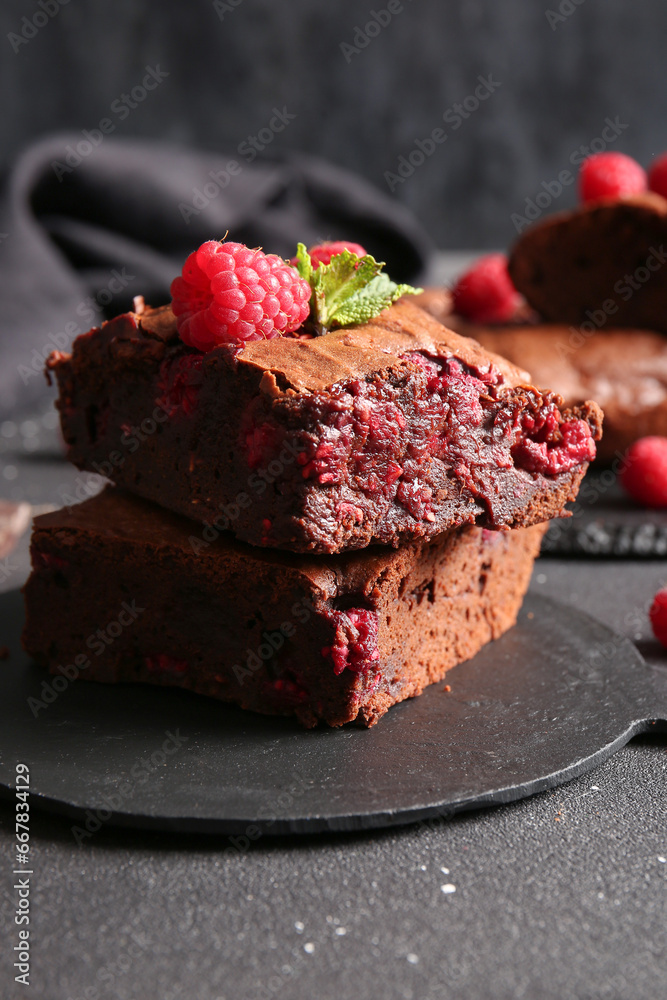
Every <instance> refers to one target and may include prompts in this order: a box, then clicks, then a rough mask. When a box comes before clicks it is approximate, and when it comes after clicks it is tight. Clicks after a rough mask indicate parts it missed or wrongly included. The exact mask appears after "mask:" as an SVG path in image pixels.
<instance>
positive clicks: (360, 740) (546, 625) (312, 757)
mask: <svg viewBox="0 0 667 1000" xmlns="http://www.w3.org/2000/svg"><path fill="white" fill-rule="evenodd" d="M22 618H23V611H22V603H21V597H20V594H18V592H12V593H8V594H4V595H1V596H0V636H1V639H2V642H3V643H8V645H9V646H10V650H11V656H10V659H9V660H8V661H7V662H6V663H3V664H2V665H1V666H0V792H2V793H4V794H5V795H7V794H12V791H13V787H14V777H15V773H16V764H17V763H19V762H20V763H24V764H28V765H29V768H30V788H31V801H32V804H33V805H34V806H42V807H47V808H51V809H55V810H58V811H60V812H63V813H66V814H67V815H69V816H71V818H72V825H73V831H74V836H75V837H79V838H85V836H86V835H87V833H91V832H94V831H95V830H97V829H98V828H99V827H100V826H101V825H103V824H106V823H116V824H123V825H127V826H138V827H152V828H158V829H171V830H184V831H203V832H210V833H228V834H234V835H236V836H241V837H243V838H247V840H252V839H255V838H257V837H258V836H260V834H262V833H272V834H278V833H294V832H297V833H298V832H304V833H306V832H308V833H310V832H316V831H322V830H360V829H367V828H370V827H383V826H390V825H392V824H398V823H407V822H410V821H414V820H419V819H425V818H427V817H434V816H445V817H446V816H451V815H453V814H454V813H455V812H458V811H460V810H463V809H472V808H476V807H479V806H486V805H491V804H493V803H500V802H510V801H512V800H513V799H519V798H522V797H523V796H526V795H531V794H533V793H534V792H538V791H541V790H543V789H546V788H552V787H554V786H556V785H558V784H561V783H562V782H564V781H567V780H568V779H570V778H573V777H576V776H577V775H579V774H582V773H584V772H585V771H588V770H590V769H591V768H593V767H595V765H596V764H598V763H600V762H601V761H603V760H604V759H605V758H606V757H608V756H609V755H610V754H611V753H613V752H614V750H616V749H618V748H619V747H621V746H623V744H625V743H627V741H628V740H629V739H630V738H631V737H632V736H634V735H636V734H637V733H640V732H643V731H646V730H650V731H652V732H656V731H657V729H658V728H660V727H662V728H667V721H666V720H667V672H664V671H660V670H657V669H655V668H651V667H649V666H647V665H646V663H645V662H644V660H643V659H642V657H641V656H640V654H639V652H638V651H637V650H636V648H635V647H634V646H633V645H632V643H631V642H630V641H629V640H627V639H624V638H622V637H620V636H618V635H616V634H615V633H613V632H611V631H610V630H609V629H608V628H606V627H605V626H603V625H601V624H599V623H598V622H596V621H594V620H593V619H591V618H589V617H587V616H586V615H583V614H580V613H579V612H577V611H575V610H573V609H572V608H568V607H565V606H564V605H560V604H556V603H555V602H552V601H548V600H545V599H543V598H538V597H533V596H529V597H528V598H527V599H526V601H525V603H524V607H523V610H522V612H521V614H520V617H519V622H518V624H517V625H516V626H515V628H513V629H512V630H511V631H510V632H508V633H507V634H506V635H504V636H503V637H502V638H501V639H499V640H497V641H496V642H493V643H490V644H489V645H488V646H487V647H486V648H485V649H483V650H482V651H481V652H480V653H479V654H478V655H477V656H475V657H474V659H472V660H470V661H468V662H467V663H464V664H461V665H460V666H458V667H456V668H455V669H454V670H452V671H450V673H449V674H448V675H447V684H448V685H449V687H450V688H451V691H449V692H445V691H444V690H443V689H444V686H445V685H444V683H439V684H434V685H432V686H431V687H430V688H428V689H427V690H426V691H425V692H424V694H423V695H421V697H419V698H415V699H413V700H411V701H407V702H404V703H402V704H401V705H397V706H396V707H394V708H393V709H391V710H390V711H389V713H388V714H387V715H386V716H385V717H384V718H383V719H381V720H380V722H379V723H378V724H377V725H376V726H375V727H373V728H372V729H359V728H355V727H351V726H348V727H345V728H343V729H338V730H330V729H324V728H320V729H315V730H309V731H304V730H301V729H299V728H298V727H297V725H296V724H295V723H294V722H293V721H292V720H290V719H281V718H271V717H265V716H259V715H254V714H252V713H249V712H243V711H241V710H239V709H236V708H232V707H227V706H225V705H223V704H220V703H218V702H215V701H213V700H211V699H207V698H203V697H199V696H197V695H191V694H189V693H185V692H181V691H177V690H171V691H170V690H167V689H163V688H154V687H149V686H142V685H116V686H113V685H102V684H93V683H84V682H75V683H72V684H69V685H68V687H67V688H66V689H65V690H63V691H62V692H60V693H59V694H58V695H57V697H56V698H55V700H53V701H52V702H51V703H50V704H49V705H48V706H47V707H45V708H42V709H39V710H38V711H37V714H36V715H35V713H34V712H33V711H32V710H31V707H30V702H29V699H30V698H31V697H33V698H36V699H40V700H41V699H42V685H43V682H44V681H45V680H52V678H49V677H48V675H47V674H46V672H45V671H44V670H42V669H40V668H38V667H35V666H34V665H31V664H30V662H29V661H28V659H27V657H26V656H25V654H24V653H22V652H21V649H20V643H19V635H20V631H21V626H22ZM77 831H78V833H77ZM244 843H245V841H244Z"/></svg>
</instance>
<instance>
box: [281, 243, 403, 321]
mask: <svg viewBox="0 0 667 1000" xmlns="http://www.w3.org/2000/svg"><path fill="white" fill-rule="evenodd" d="M297 258H298V268H299V273H300V274H301V276H302V277H304V278H306V280H307V281H309V282H310V286H311V288H312V289H313V294H312V298H311V318H312V320H313V324H314V326H315V329H316V330H317V331H318V332H319V333H325V332H326V331H327V330H329V329H331V328H332V327H341V326H350V325H352V324H355V323H365V322H367V321H368V320H369V319H372V318H373V317H374V316H377V315H378V313H381V312H382V310H383V309H386V308H387V306H390V305H391V304H392V302H395V301H396V299H400V298H401V296H402V295H410V294H413V295H416V294H418V293H419V292H421V291H422V289H421V288H412V286H411V285H397V284H396V283H395V282H393V281H392V280H391V278H389V276H388V275H386V274H382V273H381V271H382V268H383V267H384V263H383V262H382V261H376V260H375V258H374V257H372V256H371V255H370V254H366V256H365V257H357V255H356V254H353V253H350V251H349V250H344V251H343V252H342V253H340V254H337V255H336V256H335V257H332V258H331V262H330V263H329V264H320V266H319V267H318V268H317V269H316V270H313V268H312V264H311V262H310V257H309V256H308V253H307V251H306V248H305V247H304V246H303V244H299V251H298V252H297ZM306 258H307V260H306ZM308 268H310V274H309V276H308V277H306V275H307V274H308Z"/></svg>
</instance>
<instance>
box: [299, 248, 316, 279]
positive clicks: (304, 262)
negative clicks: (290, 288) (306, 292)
mask: <svg viewBox="0 0 667 1000" xmlns="http://www.w3.org/2000/svg"><path fill="white" fill-rule="evenodd" d="M296 269H297V271H298V272H299V275H300V276H301V277H302V278H305V280H306V281H308V282H310V283H311V284H312V280H311V279H312V276H313V265H312V263H311V260H310V254H309V253H308V250H307V249H306V246H305V244H304V243H297V245H296Z"/></svg>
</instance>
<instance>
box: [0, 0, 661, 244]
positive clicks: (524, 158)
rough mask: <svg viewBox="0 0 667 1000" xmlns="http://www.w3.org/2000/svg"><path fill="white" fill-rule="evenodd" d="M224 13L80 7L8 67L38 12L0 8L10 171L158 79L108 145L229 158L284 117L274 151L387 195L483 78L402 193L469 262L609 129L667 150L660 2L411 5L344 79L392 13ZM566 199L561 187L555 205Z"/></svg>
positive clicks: (424, 1) (155, 5)
mask: <svg viewBox="0 0 667 1000" xmlns="http://www.w3.org/2000/svg"><path fill="white" fill-rule="evenodd" d="M45 2H47V3H54V2H57V0H45ZM232 2H233V3H234V4H236V5H237V6H236V7H235V8H231V5H230V10H229V11H228V12H226V13H225V12H224V11H223V12H222V13H223V17H222V20H221V18H220V16H219V14H218V13H217V12H216V9H215V8H214V4H213V2H212V0H188V2H187V3H186V2H183V0H117V2H115V3H113V4H111V3H109V4H101V3H83V2H79V0H69V2H68V3H67V4H66V6H64V7H63V8H62V9H61V10H60V12H59V13H58V14H57V16H55V17H54V18H53V19H52V20H50V21H49V23H48V24H46V25H45V26H44V27H43V28H40V29H39V31H38V32H37V34H36V35H35V37H34V38H32V39H31V40H30V41H29V43H28V44H25V45H21V46H20V48H19V51H18V52H16V53H15V52H14V51H13V49H12V46H11V44H10V42H9V40H8V38H7V35H8V33H9V32H18V31H20V29H21V20H22V18H23V17H24V16H26V15H32V14H33V13H34V11H36V10H39V8H38V6H37V5H36V2H35V0H28V2H26V0H4V2H3V4H2V7H1V8H0V27H1V31H0V51H2V60H1V63H0V81H1V93H2V95H3V113H2V116H1V118H0V149H1V150H2V156H3V159H4V162H5V164H6V163H8V162H9V161H11V159H12V158H13V157H14V156H15V154H16V153H17V151H19V149H21V148H22V147H23V146H24V145H25V144H26V143H28V142H29V141H30V140H32V139H34V138H35V137H37V136H39V135H42V134H44V133H46V132H49V131H53V130H60V129H72V130H74V131H80V130H82V129H84V128H86V129H91V128H94V127H95V126H96V124H97V123H98V122H99V120H100V119H101V118H103V117H104V116H105V115H108V113H109V107H110V105H111V102H112V101H113V100H114V99H116V98H117V97H119V95H121V94H122V93H123V92H127V91H129V90H131V89H132V87H133V86H135V85H137V84H139V83H140V82H141V79H142V76H143V75H144V73H145V67H146V66H147V65H150V66H155V65H156V64H159V65H160V67H161V68H162V69H163V70H165V71H167V72H168V73H169V74H170V76H169V78H168V79H167V80H166V81H165V82H164V83H163V84H162V85H161V86H160V87H159V88H158V89H157V90H156V91H155V92H153V93H152V94H150V95H149V97H148V98H147V99H146V101H145V102H143V103H142V104H140V105H139V106H138V107H137V108H136V109H134V110H132V112H131V113H130V114H129V115H128V117H127V118H126V119H125V121H123V122H119V123H118V128H117V130H116V135H119V136H121V135H122V136H126V137H129V136H138V135H143V136H154V137H159V138H163V139H169V140H172V141H176V142H179V143H184V144H190V145H198V146H201V147H203V148H209V149H213V150H223V151H225V150H229V151H230V152H232V153H233V152H234V151H235V150H236V148H237V146H238V144H239V143H240V142H242V141H243V140H244V139H245V138H246V137H247V136H248V135H249V134H254V133H256V132H257V131H258V130H259V129H261V128H263V127H264V126H266V125H267V123H268V121H269V120H270V118H271V113H272V109H273V107H274V106H278V107H281V108H282V107H283V106H287V108H288V110H289V112H290V113H293V114H296V116H297V117H296V119H295V120H294V121H292V122H291V123H290V125H289V127H288V128H287V129H285V131H284V132H282V133H280V134H279V135H278V136H277V137H276V139H275V140H274V148H277V147H278V145H280V146H281V147H282V148H290V149H294V150H306V151H309V152H312V153H317V154H319V155H322V156H324V157H326V158H329V159H330V160H332V161H333V162H335V163H338V164H341V165H343V166H345V167H348V168H352V169H354V170H356V171H358V172H359V173H361V174H363V175H364V176H365V177H367V178H368V179H369V180H371V181H373V182H374V183H376V184H377V185H378V187H379V188H380V189H383V190H385V191H386V192H388V190H389V188H388V186H387V183H386V181H385V179H384V173H385V171H387V170H395V169H396V167H397V163H398V157H399V156H400V155H401V154H403V155H407V154H409V152H410V151H411V150H412V149H413V148H414V143H415V140H416V139H423V138H425V137H426V136H427V135H428V134H429V133H430V132H431V131H432V130H433V129H434V128H437V127H439V126H441V125H442V115H443V112H444V111H445V110H446V109H447V108H449V107H451V106H452V105H453V104H454V103H455V102H461V101H463V100H464V98H465V97H466V96H468V95H469V94H471V93H472V92H473V90H474V88H475V86H476V84H477V77H478V76H479V75H482V76H485V77H486V76H488V74H492V76H493V78H494V80H497V81H500V87H499V88H498V89H497V90H496V91H495V93H494V94H493V95H492V96H491V97H490V98H489V99H488V100H487V101H485V102H484V103H483V104H482V105H481V106H480V108H479V109H478V110H477V111H476V112H474V113H473V114H472V115H471V116H470V118H469V119H468V120H467V121H465V122H464V123H463V125H462V126H461V128H460V129H458V130H457V131H456V132H450V134H449V137H448V140H447V142H445V143H444V144H443V145H441V146H439V147H438V148H437V150H436V152H435V153H434V154H433V155H432V156H431V157H429V158H428V159H427V161H426V162H425V163H424V165H423V166H421V167H420V168H419V169H418V170H417V171H416V172H415V174H414V175H413V176H412V177H410V178H409V179H407V180H406V181H405V183H403V184H401V185H399V186H398V187H397V188H396V197H398V198H400V199H401V200H402V201H404V202H405V203H406V204H408V205H409V206H410V207H411V208H412V209H413V210H414V211H415V213H416V214H417V216H418V217H419V218H420V220H421V221H422V222H423V224H424V225H425V226H426V228H427V229H428V230H429V231H430V233H431V235H432V236H433V238H434V240H435V241H436V243H437V244H438V245H440V246H441V247H443V248H467V247H475V248H478V247H483V246H504V245H506V244H507V243H508V242H509V241H510V240H511V239H512V238H513V236H514V235H515V229H514V226H513V225H512V222H511V220H510V216H511V213H512V212H521V211H522V209H523V208H524V205H525V199H526V198H528V197H531V196H534V195H535V194H536V193H537V192H538V191H539V190H541V183H542V182H543V181H547V182H548V181H550V180H552V179H553V178H554V177H556V176H557V174H558V172H559V171H561V170H563V169H569V167H570V164H569V158H570V155H571V154H572V152H573V151H574V150H576V149H577V148H578V147H579V146H581V144H584V145H586V144H588V143H590V142H591V141H592V140H593V139H594V138H595V137H597V136H599V135H600V133H601V130H602V128H603V127H604V122H605V119H606V118H607V117H610V118H612V119H614V118H616V117H617V116H618V118H619V119H620V120H621V122H622V123H623V124H625V125H627V128H625V129H624V130H623V132H622V134H621V135H620V137H619V138H618V139H617V140H616V141H615V142H614V144H613V146H612V147H611V148H614V149H619V150H623V151H625V152H628V153H631V154H632V155H634V156H637V157H638V158H639V159H640V160H641V161H642V162H644V163H646V162H648V160H649V159H650V158H651V157H652V156H653V155H654V154H656V153H657V152H660V151H661V150H663V149H664V148H665V147H666V146H667V91H666V88H665V85H664V45H665V38H666V35H667V5H665V3H664V2H663V0H642V2H641V4H636V3H630V2H629V0H579V3H578V5H577V4H576V3H575V0H540V2H535V0H502V3H501V2H499V0H405V2H404V4H403V7H404V9H403V11H402V13H399V14H396V15H395V16H394V17H393V18H392V20H391V22H390V23H389V25H388V26H387V27H386V28H384V29H383V30H382V31H381V32H380V33H379V35H378V36H377V37H375V38H373V39H371V41H370V43H369V44H368V45H367V46H366V47H365V48H364V49H363V50H362V51H360V52H359V53H358V54H352V55H351V56H350V57H349V59H350V61H349V62H347V61H346V59H345V57H344V55H343V53H342V52H341V49H340V45H341V43H343V42H347V43H351V42H353V40H354V35H355V27H356V26H363V25H364V24H365V23H366V22H367V21H368V20H369V17H370V12H371V11H372V10H383V9H385V8H386V4H387V0H376V2H375V3H371V2H370V0H369V2H368V3H365V2H364V3H359V2H352V0H338V2H336V3H332V2H331V0H290V2H289V3H276V2H274V0H232ZM559 7H563V9H564V10H565V11H567V10H568V9H571V10H573V13H572V14H571V15H570V16H567V17H566V19H565V20H564V21H562V22H559V23H557V24H556V25H555V27H554V28H552V27H551V26H550V24H549V20H548V19H547V16H546V11H548V10H549V9H550V10H552V11H555V12H558V10H559ZM268 152H270V149H269V150H268ZM262 155H264V154H262ZM573 198H574V191H573V188H572V187H568V188H567V189H566V190H565V192H564V194H563V195H562V197H560V198H559V199H557V200H556V201H555V202H554V204H553V206H552V208H555V207H558V208H560V207H565V206H566V205H567V204H568V203H570V202H571V201H572V200H573Z"/></svg>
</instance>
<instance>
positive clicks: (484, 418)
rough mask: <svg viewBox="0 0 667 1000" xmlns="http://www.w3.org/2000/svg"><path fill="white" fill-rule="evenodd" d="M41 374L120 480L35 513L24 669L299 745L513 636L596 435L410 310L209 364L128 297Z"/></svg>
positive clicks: (545, 395)
mask: <svg viewBox="0 0 667 1000" xmlns="http://www.w3.org/2000/svg"><path fill="white" fill-rule="evenodd" d="M48 368H49V371H50V373H52V374H53V375H54V376H55V378H56V379H57V382H58V385H59V389H60V398H59V401H58V408H59V410H60V414H61V421H62V429H63V434H64V437H65V440H66V443H67V446H68V449H69V457H70V459H71V460H72V461H73V462H74V463H75V465H76V466H77V467H78V468H80V469H87V470H90V471H93V472H99V473H102V474H103V475H105V476H107V477H108V478H109V479H110V480H111V481H112V482H113V484H115V485H111V486H108V487H107V488H106V489H105V490H104V491H103V493H101V494H100V495H98V496H97V497H94V498H93V499H91V500H89V501H87V502H85V503H83V504H81V505H79V506H77V507H74V508H71V509H69V510H62V511H59V512H57V513H52V514H47V515H44V516H42V517H40V518H37V519H36V521H35V529H34V535H33V542H32V556H33V573H32V576H31V577H30V580H29V581H28V584H27V585H26V591H25V593H26V602H27V609H28V618H27V625H26V630H25V637H24V639H25V645H26V648H27V650H28V651H29V652H30V653H31V654H32V655H33V656H34V657H35V659H36V660H37V661H38V662H40V663H43V664H44V665H46V666H48V667H49V669H50V670H51V671H52V672H54V673H67V671H68V670H70V669H72V668H74V669H75V670H76V675H77V676H79V677H80V678H81V679H90V680H97V681H104V682H117V681H121V682H128V681H140V682H147V683H153V684H158V685H175V686H179V687H182V688H185V689H188V690H191V691H195V692H198V693H201V694H205V695H209V696H212V697H216V698H219V699H221V700H222V701H226V702H231V703H235V704H237V705H240V706H242V707H244V708H248V709H252V710H254V711H258V712H264V713H271V714H286V715H294V716H296V717H297V719H298V720H299V721H300V722H301V723H302V724H304V725H306V726H314V725H316V724H317V723H318V722H322V721H323V722H325V723H327V724H329V725H331V726H338V725H342V724H343V723H347V722H351V721H354V720H356V721H357V722H358V723H361V724H364V725H372V724H373V723H375V722H376V721H377V720H378V719H379V718H380V717H381V716H382V715H383V714H384V713H385V712H386V711H387V709H388V708H389V707H390V706H391V705H393V704H395V703H396V702H399V701H402V700H403V699H405V698H409V697H412V696H414V695H416V694H419V693H420V692H421V691H422V689H423V688H424V687H425V686H426V685H427V684H430V683H433V682H434V681H437V680H440V679H441V678H442V677H443V676H444V674H445V672H446V671H447V670H448V669H449V668H450V667H452V666H454V665H455V664H456V663H459V662H460V661H462V660H465V659H467V658H468V657H470V656H472V655H473V654H474V653H475V652H476V651H477V650H479V649H480V647H481V646H482V645H483V644H484V643H486V642H488V641H489V640H491V639H493V638H496V637H497V636H499V635H500V634H501V633H502V632H503V631H505V630H506V629H507V628H509V627H510V626H511V625H512V624H513V623H514V622H515V620H516V616H517V613H518V610H519V607H520V604H521V601H522V599H523V595H524V593H525V590H526V587H527V585H528V581H529V578H530V573H531V569H532V565H533V561H534V559H535V557H536V556H537V553H538V550H539V545H540V540H541V536H542V533H543V530H544V524H545V522H546V521H548V520H549V519H550V518H552V517H556V516H559V515H562V513H563V508H564V505H565V503H566V502H567V501H569V500H572V499H574V497H575V496H576V492H577V489H578V486H579V483H580V481H581V479H582V477H583V475H584V473H585V471H586V468H587V465H588V463H589V461H590V460H591V459H592V458H593V456H594V454H595V443H594V442H595V441H596V440H597V439H598V438H599V436H600V424H601V413H600V410H599V408H598V407H597V406H596V405H595V404H594V403H583V404H581V405H579V406H577V407H574V408H572V409H564V408H563V405H562V400H561V399H560V398H559V397H558V396H557V395H555V394H554V393H551V392H548V391H543V390H540V389H537V388H535V387H534V386H531V385H530V384H529V383H528V378H527V376H526V374H525V372H523V371H521V370H520V369H518V368H516V367H514V366H513V365H511V364H509V363H507V362H506V361H504V360H503V359H501V358H500V357H496V356H494V355H492V354H490V353H489V352H487V351H485V350H484V349H482V348H481V347H480V346H479V345H477V344H476V343H475V342H474V341H472V340H470V339H466V338H463V337H460V336H458V335H457V334H456V333H453V332H452V331H451V330H448V329H447V328H446V327H444V326H443V325H442V324H441V323H439V322H438V321H437V320H435V319H434V318H432V317H431V316H429V315H428V314H427V313H426V312H425V311H423V310H422V309H419V308H418V307H416V306H415V305H414V304H413V303H411V302H410V301H409V300H402V301H400V302H398V303H396V304H395V305H392V306H390V307H389V308H386V309H384V310H383V311H381V312H380V313H379V314H378V315H377V316H375V317H374V318H372V319H370V320H369V321H368V322H364V323H358V324H356V325H349V326H347V327H345V328H342V329H332V330H329V331H328V332H323V333H322V335H319V336H314V335H313V334H312V332H311V331H310V330H308V329H307V328H304V329H302V330H299V331H297V333H296V335H294V336H275V337H273V338H272V339H255V340H251V341H249V342H247V343H245V344H242V345H239V344H225V343H223V344H220V345H219V346H216V347H214V348H212V349H210V350H206V351H201V350H197V349H195V348H193V347H192V346H188V345H187V344H186V343H184V340H183V338H182V336H180V335H179V326H178V323H177V319H176V318H175V316H174V314H173V312H172V310H171V308H170V307H168V306H165V307H162V308H159V309H148V308H144V307H143V303H139V304H138V305H137V306H136V311H135V312H131V313H127V314H125V315H123V316H119V317H117V318H116V319H114V320H112V321H110V322H108V323H105V324H104V325H103V326H102V327H101V328H100V329H94V330H91V331H90V332H89V333H87V334H85V335H84V336H82V337H79V338H78V339H77V340H76V341H75V343H74V345H73V349H72V353H71V354H63V353H56V354H54V355H52V356H51V358H50V360H49V362H48ZM128 608H129V609H130V611H127V609H128ZM123 610H125V619H124V620H125V621H126V622H127V624H123V623H122V620H121V618H120V614H121V612H122V611H123ZM119 621H120V622H121V624H120V626H119V625H118V622H119ZM108 622H115V623H116V627H115V628H114V629H113V632H114V635H113V637H112V641H110V642H101V641H100V640H99V637H98V631H99V630H100V629H102V630H104V628H105V625H106V623H108ZM105 634H107V633H106V632H105Z"/></svg>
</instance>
